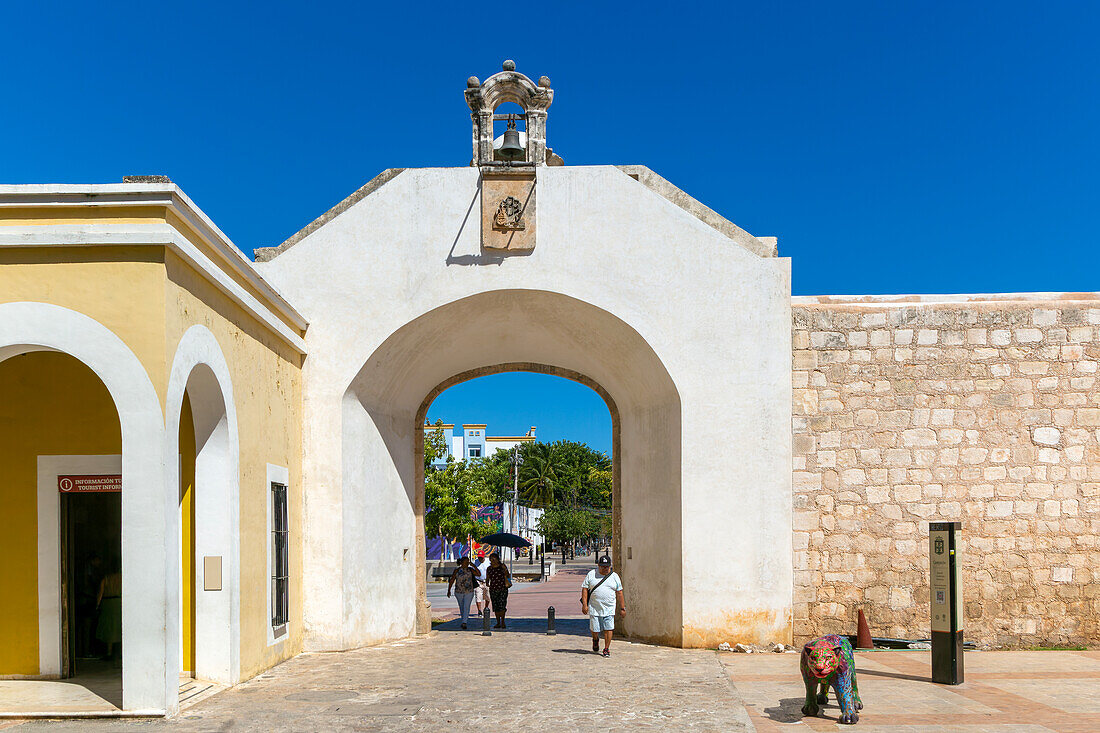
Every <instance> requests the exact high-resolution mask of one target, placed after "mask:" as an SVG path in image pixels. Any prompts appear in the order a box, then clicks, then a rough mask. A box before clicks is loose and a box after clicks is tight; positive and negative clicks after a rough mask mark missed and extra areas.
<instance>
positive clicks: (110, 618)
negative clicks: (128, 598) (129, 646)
mask: <svg viewBox="0 0 1100 733" xmlns="http://www.w3.org/2000/svg"><path fill="white" fill-rule="evenodd" d="M95 605H96V609H97V610H98V611H99V620H98V621H97V622H96V628H95V638H97V639H99V640H100V641H102V642H103V643H104V644H105V645H106V646H107V654H106V655H105V656H104V657H103V658H104V659H108V660H114V658H115V651H116V649H115V645H116V644H117V645H121V642H122V563H121V562H119V559H118V558H117V557H113V558H111V560H110V562H108V563H107V574H106V575H104V576H103V580H101V581H99V592H98V593H96V597H95Z"/></svg>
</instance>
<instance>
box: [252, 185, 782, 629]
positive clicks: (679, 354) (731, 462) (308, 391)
mask: <svg viewBox="0 0 1100 733" xmlns="http://www.w3.org/2000/svg"><path fill="white" fill-rule="evenodd" d="M536 168H537V171H536V174H535V185H536V186H537V188H538V211H537V217H538V223H537V226H536V227H535V228H534V229H533V230H532V231H536V232H537V239H536V244H535V246H534V249H532V250H526V251H525V252H524V254H523V255H522V256H511V255H509V254H507V253H505V254H501V253H499V252H497V251H496V250H493V249H491V248H486V247H485V246H484V245H485V242H486V239H485V237H484V234H485V231H487V230H486V229H485V228H484V225H485V223H486V222H485V221H484V219H483V217H478V216H477V215H476V214H475V212H477V211H478V210H479V207H480V209H481V210H482V211H483V213H484V210H485V209H484V205H485V201H486V199H485V189H484V187H483V186H482V184H483V182H484V180H483V171H482V170H480V169H479V168H476V167H471V168H431V169H406V170H403V171H398V172H391V173H387V174H385V175H383V176H380V177H379V178H378V179H376V180H375V181H373V182H371V183H370V184H368V185H367V186H364V187H363V188H362V189H360V190H359V191H357V192H356V193H355V194H353V195H352V196H350V197H348V199H346V200H345V201H344V202H341V204H339V205H338V206H336V207H334V208H333V209H332V210H331V211H329V212H328V213H327V214H325V215H324V216H322V217H320V218H319V219H318V220H317V221H315V222H314V223H313V224H311V225H310V226H309V227H307V228H306V229H304V230H303V231H302V232H301V233H300V234H298V235H295V236H294V237H292V238H291V239H290V240H288V241H287V242H285V243H284V244H283V245H280V247H278V248H274V249H270V250H259V251H258V252H257V258H258V260H261V261H259V262H258V263H257V267H258V269H259V270H260V271H261V273H262V274H263V276H264V278H265V279H266V280H268V281H269V282H271V283H272V285H273V286H274V287H277V288H278V289H279V292H281V293H283V294H284V295H286V296H287V297H288V298H290V299H291V300H292V301H293V302H294V303H295V304H296V306H297V307H298V308H299V309H301V311H302V313H303V314H305V315H306V316H307V317H308V318H309V322H310V327H309V331H308V333H307V334H306V342H307V345H308V348H309V358H308V359H307V360H306V361H305V364H304V366H303V379H302V387H303V397H302V405H303V412H304V415H305V421H304V425H303V434H302V444H303V456H302V481H303V486H304V491H305V494H304V499H305V504H306V511H305V523H306V531H305V538H306V540H305V547H304V557H303V560H304V563H305V572H304V575H303V585H304V603H305V609H304V613H305V616H306V618H307V619H308V620H309V623H308V627H307V630H306V641H305V643H306V647H307V648H308V649H313V650H325V649H342V648H349V647H354V646H360V645H363V644H370V643H376V642H381V641H388V640H390V639H394V638H399V637H401V636H403V635H407V634H409V633H412V632H413V631H414V630H415V628H416V622H415V619H416V615H417V614H416V609H415V608H414V606H415V604H414V603H411V602H409V599H411V598H414V597H415V583H416V575H415V573H414V571H413V567H414V565H415V561H416V557H415V548H416V547H417V546H418V544H419V540H418V537H417V516H416V506H415V504H416V490H415V487H416V461H415V457H414V454H413V452H412V446H413V445H414V443H415V437H414V431H415V429H416V428H415V422H416V412H417V409H418V407H419V406H420V404H421V401H422V400H423V399H424V398H425V396H426V395H427V394H428V393H429V392H430V391H431V390H432V389H434V388H435V387H436V386H437V385H439V384H441V383H443V382H445V381H446V380H448V379H450V378H451V377H453V376H454V375H456V374H462V373H463V372H466V371H469V370H475V369H481V368H485V367H495V366H499V365H501V364H508V363H514V362H526V363H531V364H541V365H546V366H549V367H554V368H560V369H569V370H572V371H575V372H577V373H578V374H582V375H585V376H586V377H588V378H590V379H592V380H593V381H594V382H595V383H597V384H599V385H601V386H602V387H603V388H604V389H606V391H607V392H608V393H609V394H610V395H612V397H613V398H614V400H615V402H616V404H617V405H618V407H619V410H620V413H621V418H622V420H621V422H622V435H621V445H622V452H623V455H622V462H623V471H622V474H623V475H622V480H623V490H622V492H620V493H622V495H623V497H624V503H623V530H622V531H623V534H624V538H623V542H622V543H621V544H625V545H626V548H624V549H627V548H631V547H632V548H633V554H632V557H629V558H627V559H626V560H625V562H624V565H625V566H629V565H630V564H631V563H633V564H634V565H635V568H636V570H629V567H625V568H624V572H628V573H629V574H633V573H634V572H645V571H646V569H647V568H646V567H644V566H645V565H646V563H650V562H653V563H655V567H661V568H663V567H664V566H663V565H662V563H663V562H665V560H667V561H668V562H669V563H670V568H671V570H670V571H669V572H668V573H667V574H665V575H664V577H663V579H662V580H661V583H662V585H661V587H660V588H659V589H658V592H657V594H656V597H654V599H653V600H652V601H651V602H652V603H654V604H657V603H660V602H664V601H665V600H666V599H670V598H675V599H678V600H677V601H674V602H672V603H671V605H674V606H676V609H674V612H673V613H669V614H667V615H666V616H665V618H664V620H663V621H662V622H661V624H660V625H659V626H658V627H656V628H653V629H650V630H648V631H647V630H644V629H641V628H638V627H637V626H636V623H637V622H638V621H639V615H635V611H641V607H640V606H638V604H637V603H633V604H632V612H631V615H632V616H633V619H632V622H633V623H634V624H635V625H632V627H631V628H632V631H634V632H635V633H637V635H639V636H645V637H647V638H651V639H666V640H667V641H668V643H673V644H682V645H684V646H696V647H713V646H717V645H718V644H719V643H720V642H722V641H729V642H731V643H732V642H751V643H767V642H769V641H780V642H785V643H786V642H789V641H790V637H791V622H792V614H793V607H792V578H793V565H792V561H791V551H790V548H791V468H790V467H791V461H792V455H791V440H790V432H791V431H790V424H791V423H790V420H791V414H790V410H791V377H790V363H791V328H790V323H791V314H790V263H789V261H788V260H784V259H781V258H778V257H776V256H775V246H774V242H771V241H768V240H765V239H763V238H761V239H757V238H754V237H752V236H751V235H749V234H748V233H747V232H745V231H744V230H741V229H739V228H738V227H736V226H735V225H734V224H733V223H732V222H729V221H727V220H725V219H722V218H721V217H719V216H718V215H717V214H715V213H714V212H713V211H710V210H709V209H707V208H706V207H704V206H703V205H702V204H700V203H699V202H697V201H695V200H694V199H692V198H691V197H689V196H687V194H685V193H684V192H682V191H679V190H678V189H675V188H674V187H673V186H671V184H668V183H667V182H665V181H663V179H660V178H659V177H658V176H656V175H655V174H653V173H652V172H651V171H648V170H647V169H644V168H635V167H629V168H616V167H611V166H536ZM490 203H491V202H490ZM533 213H534V212H532V214H533ZM318 283H324V284H325V286H324V287H318ZM504 292H509V293H522V294H526V295H522V296H518V297H507V296H504V297H502V296H500V293H504ZM540 294H550V295H553V294H557V295H558V297H559V298H561V299H562V300H561V301H560V302H570V299H572V301H575V302H579V303H581V304H583V305H585V306H587V310H585V309H582V308H577V309H572V306H562V308H561V309H560V310H556V309H555V307H553V306H551V305H550V301H551V300H552V298H550V297H549V296H547V297H543V296H542V295H540ZM467 299H470V300H469V301H467ZM467 302H469V303H476V304H480V305H481V306H482V307H480V308H476V307H475V308H467V307H457V306H455V307H452V306H454V304H462V303H467ZM437 309H450V310H441V311H440V312H447V313H450V314H451V316H452V318H450V319H449V320H445V321H436V320H434V319H433V318H430V317H429V314H431V313H434V312H435V311H436V310H437ZM589 313H591V314H593V316H594V318H593V319H592V320H591V327H590V328H587V327H585V326H588V325H589V324H587V323H586V319H587V315H586V314H589ZM559 316H560V317H559ZM524 317H530V319H532V320H533V321H538V322H540V323H541V325H539V326H538V327H537V328H535V329H534V330H533V331H532V333H534V334H551V335H552V336H553V339H550V340H546V341H544V342H538V341H537V339H534V338H529V336H530V334H526V333H525V332H524V329H525V328H526V326H527V322H525V321H524V320H523V318H524ZM612 318H613V319H617V320H618V322H619V323H621V324H623V325H625V326H626V328H622V327H619V328H618V329H616V328H611V329H610V331H611V332H612V333H619V334H627V333H633V334H635V336H636V337H637V339H638V341H640V342H641V344H642V345H644V346H645V347H646V348H648V349H649V351H650V352H651V353H652V355H655V357H656V358H657V360H658V361H659V363H660V364H661V365H662V368H661V370H657V369H654V370H652V371H650V372H649V373H650V374H654V375H655V374H659V373H660V372H662V371H663V372H664V373H666V375H667V377H668V379H669V380H670V381H671V383H672V384H673V385H674V391H675V393H676V394H677V395H678V398H679V406H678V408H673V407H666V403H668V404H671V402H670V401H667V400H666V401H661V400H652V399H649V398H645V395H647V394H654V395H655V394H657V392H655V391H651V387H656V385H653V384H652V379H650V378H648V377H644V376H643V377H641V378H639V379H636V380H635V379H625V378H624V377H623V376H622V375H621V374H617V372H618V371H619V370H620V369H621V368H623V367H624V366H625V367H626V368H633V369H635V370H639V369H640V366H639V365H640V364H641V363H644V362H640V361H637V355H639V354H644V353H645V352H644V350H632V349H631V347H630V343H629V342H630V340H629V339H624V340H623V343H622V344H618V343H617V342H616V341H615V340H614V339H607V338H606V334H605V332H604V330H603V328H602V327H601V326H599V324H600V323H601V322H603V323H606V320H604V321H601V319H612ZM458 319H464V320H458ZM577 323H581V324H582V326H581V327H579V328H578V327H577ZM570 324H572V328H573V332H572V333H571V334H570V335H569V337H568V339H566V338H565V335H566V334H565V333H564V332H565V331H568V330H569V328H570ZM410 327H411V328H410ZM405 337H408V338H409V340H408V342H407V343H406V342H405V341H402V340H401V339H403V338H405ZM555 339H556V340H555ZM509 346H514V347H515V348H507V347H509ZM617 346H621V347H622V348H616V347H617ZM586 355H588V356H587V357H586ZM597 357H598V358H597ZM641 371H643V372H645V371H647V370H641ZM658 389H659V387H658ZM646 425H653V426H654V427H653V428H652V429H649V428H644V427H643V426H646ZM658 430H661V431H664V432H658ZM673 431H678V432H676V433H675V434H673ZM360 438H361V439H360ZM635 456H636V457H637V460H638V465H639V466H640V468H639V469H638V473H639V475H641V476H642V481H643V482H647V481H650V480H653V479H652V478H651V477H649V472H653V473H656V474H663V473H664V472H670V473H671V474H674V475H670V476H669V477H668V478H669V481H668V482H666V484H665V485H666V487H672V488H666V489H665V490H664V493H654V494H653V496H655V497H657V499H661V498H665V497H668V496H672V495H673V494H675V493H676V492H678V500H677V501H673V502H672V504H671V505H670V506H665V505H663V504H661V503H660V501H653V502H649V501H648V500H647V501H646V502H632V501H629V500H628V499H627V496H628V495H629V494H630V492H631V490H632V489H633V488H634V487H635V486H637V485H638V484H636V483H635V482H633V481H632V480H631V479H630V478H628V476H627V473H628V471H630V470H632V469H631V468H630V465H631V462H632V460H633V457H635ZM673 465H678V467H679V470H678V471H677V470H674V469H672V468H671V467H672V466H673ZM632 507H637V510H638V512H639V514H640V515H642V516H641V518H642V520H643V521H646V522H649V525H650V526H649V527H648V528H647V532H646V535H645V536H646V537H647V538H652V543H651V544H650V545H649V546H648V548H647V546H645V545H634V544H632V540H630V539H628V538H627V537H626V536H625V535H627V533H628V532H629V531H630V529H629V528H628V524H629V522H630V513H631V512H632V511H633V509H632ZM647 541H649V540H648V539H647ZM640 547H641V548H642V549H641V551H640ZM655 554H660V555H661V559H656V558H655V557H654V555H655ZM665 591H667V594H665V595H662V594H664V592H665ZM656 615H659V614H655V616H656ZM677 618H678V620H676V619H677ZM667 632H670V633H667Z"/></svg>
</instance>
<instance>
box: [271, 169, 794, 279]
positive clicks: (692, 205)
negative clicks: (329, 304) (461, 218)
mask: <svg viewBox="0 0 1100 733" xmlns="http://www.w3.org/2000/svg"><path fill="white" fill-rule="evenodd" d="M572 167H578V168H579V167H583V166H572ZM611 167H614V168H617V169H619V170H620V171H622V172H623V173H625V174H626V175H627V176H629V177H631V178H633V179H634V180H635V181H637V182H638V183H640V184H642V185H643V186H645V187H646V188H648V189H649V190H651V191H653V192H654V193H656V194H658V195H659V196H661V197H663V198H665V199H666V200H668V201H670V202H671V203H673V204H675V205H676V206H678V207H680V209H682V210H683V211H685V212H686V213H688V214H690V215H692V216H693V217H695V218H696V219H698V220H699V221H701V222H703V223H704V224H706V225H707V226H709V227H711V228H712V229H714V230H715V231H717V232H718V233H720V234H722V235H723V236H725V237H727V238H729V239H730V240H732V241H733V242H734V243H735V244H737V245H739V246H741V247H742V248H743V249H746V250H748V251H749V252H752V253H753V254H755V255H758V256H760V257H777V256H778V242H777V240H776V238H775V237H754V236H753V235H751V234H749V233H748V232H746V231H745V230H744V229H742V228H741V227H739V226H737V225H736V224H734V223H733V222H732V221H730V220H729V219H726V218H725V217H723V216H722V215H721V214H719V213H718V212H716V211H714V209H711V208H710V207H709V206H706V205H705V204H703V203H701V202H700V201H698V200H697V199H695V198H694V197H692V196H690V195H688V194H687V193H685V192H684V191H682V190H681V189H679V188H677V187H676V186H674V185H672V184H671V183H669V182H668V181H667V180H666V179H664V178H662V177H661V176H659V175H657V174H656V173H654V172H653V171H652V170H650V169H649V168H647V167H646V166H644V165H617V166H611ZM405 170H408V169H407V168H387V169H386V170H384V171H382V172H381V173H379V174H378V175H377V176H375V177H374V178H372V179H370V180H369V181H367V183H366V184H364V185H363V186H361V187H360V188H358V189H357V190H356V191H355V192H354V193H352V194H351V195H350V196H348V197H347V198H345V199H344V200H343V201H341V202H340V203H338V204H336V205H335V206H333V207H332V208H331V209H329V210H328V211H326V212H325V213H324V214H321V215H320V216H319V217H317V218H316V219H314V220H313V221H311V222H310V223H309V224H307V225H306V226H305V227H303V228H302V229H301V230H299V231H298V232H296V233H295V234H294V235H293V236H291V237H290V238H289V239H287V240H286V241H285V242H283V243H282V244H280V245H278V246H277V247H262V248H259V249H257V250H256V261H257V262H269V261H271V260H273V259H274V258H276V257H278V256H279V255H281V254H282V253H283V252H285V251H287V250H288V249H290V248H291V247H293V246H294V245H295V244H297V243H298V242H300V241H302V240H303V239H305V238H306V237H307V236H309V235H310V234H312V233H313V232H315V231H317V230H318V229H320V228H321V227H322V226H324V225H325V224H327V223H328V222H330V221H332V220H333V219H335V218H336V217H337V216H339V215H340V214H342V213H344V212H345V211H347V210H348V209H350V208H351V207H352V206H354V205H355V204H357V203H359V202H360V201H362V200H363V199H364V198H366V197H367V196H369V195H371V194H372V193H374V192H375V191H377V190H378V189H379V188H381V187H382V186H384V185H386V184H387V183H389V182H390V181H392V180H393V179H394V178H396V177H397V176H398V175H400V174H401V173H402V172H403V171H405Z"/></svg>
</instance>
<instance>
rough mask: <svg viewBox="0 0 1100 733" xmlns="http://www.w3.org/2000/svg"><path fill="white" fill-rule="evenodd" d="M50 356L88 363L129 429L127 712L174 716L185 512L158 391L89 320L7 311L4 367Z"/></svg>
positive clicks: (1, 307)
mask: <svg viewBox="0 0 1100 733" xmlns="http://www.w3.org/2000/svg"><path fill="white" fill-rule="evenodd" d="M43 350H45V351H58V352H62V353H65V354H68V355H69V356H72V357H73V358H75V359H77V360H79V361H80V362H82V363H83V364H84V365H86V366H87V367H88V368H89V369H91V370H92V371H93V372H95V374H96V376H97V377H99V379H100V381H102V382H103V384H104V386H105V387H106V388H107V391H108V392H109V393H110V395H111V398H112V400H114V403H115V408H116V410H117V411H118V417H119V423H120V426H121V429H122V585H123V596H124V603H123V607H122V636H123V640H124V642H123V645H122V698H123V707H124V708H125V709H127V710H132V711H149V712H164V711H170V710H174V709H175V707H176V704H177V688H178V684H179V681H178V678H177V676H176V673H175V672H174V671H171V672H169V670H168V667H167V666H166V664H165V662H166V652H167V650H168V644H167V643H166V640H167V637H166V635H165V618H166V609H167V608H169V607H170V606H169V603H170V602H171V588H172V586H171V585H170V584H168V585H166V582H165V581H166V578H167V577H168V576H169V572H170V567H169V566H170V564H171V563H169V562H168V561H169V558H168V557H167V556H166V553H165V545H164V542H163V541H162V538H163V536H164V533H165V532H166V531H168V530H169V529H170V523H171V522H172V518H173V517H174V516H175V515H176V513H177V512H174V511H169V509H170V508H171V507H173V506H174V505H169V504H168V503H167V502H166V501H165V498H166V497H165V494H164V492H163V490H162V489H163V486H164V478H165V470H164V469H165V462H164V442H163V431H164V421H163V414H162V413H161V410H160V400H159V398H158V397H157V393H156V389H155V388H154V387H153V383H152V382H151V381H150V379H149V375H148V374H147V373H146V372H145V369H144V367H142V365H141V362H140V361H139V360H138V358H137V357H136V356H135V355H134V353H133V352H132V351H130V349H129V348H128V347H127V346H126V344H125V343H123V341H122V340H121V339H120V338H119V337H118V336H116V335H115V334H114V333H112V332H111V331H110V330H109V329H107V328H106V327H105V326H103V325H102V324H100V323H99V322H97V321H95V320H93V319H91V318H89V317H88V316H85V315H83V314H81V313H77V312H76V311H72V310H69V309H67V308H62V307H60V306H56V305H50V304H47V303H32V302H15V303H4V304H0V359H6V358H8V357H11V356H14V355H16V354H20V353H25V352H28V351H43ZM176 587H178V583H177V586H176ZM177 593H178V591H177ZM135 599H139V600H137V601H135ZM58 603H60V599H58ZM56 631H57V634H58V635H60V633H61V630H60V628H58V629H57V630H56ZM173 642H174V639H173ZM150 670H162V671H163V674H150Z"/></svg>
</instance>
